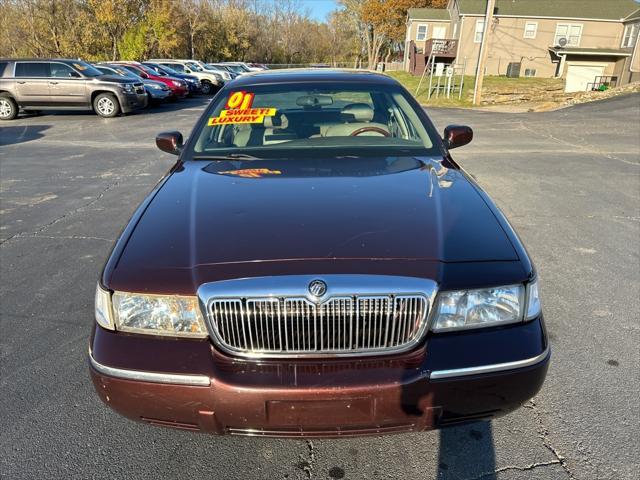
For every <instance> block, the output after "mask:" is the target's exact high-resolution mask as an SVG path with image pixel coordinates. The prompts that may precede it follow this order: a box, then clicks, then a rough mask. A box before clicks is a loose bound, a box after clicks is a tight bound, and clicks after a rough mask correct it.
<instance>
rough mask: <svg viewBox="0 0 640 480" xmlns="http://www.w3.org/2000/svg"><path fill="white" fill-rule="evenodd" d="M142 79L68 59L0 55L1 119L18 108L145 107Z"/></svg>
mask: <svg viewBox="0 0 640 480" xmlns="http://www.w3.org/2000/svg"><path fill="white" fill-rule="evenodd" d="M146 104H147V96H146V92H145V90H144V85H143V84H142V82H137V81H135V80H134V79H128V78H125V77H120V76H118V75H105V74H103V73H102V72H101V71H100V70H98V69H96V68H95V67H93V66H92V65H89V64H88V63H86V62H82V61H79V60H68V59H46V60H45V59H2V58H0V120H12V119H14V118H16V117H17V116H18V110H19V109H23V110H24V111H38V110H93V111H94V112H95V113H97V114H98V115H100V116H101V117H115V116H116V115H118V114H119V113H121V112H122V113H129V112H131V111H133V110H136V109H138V108H144V107H145V106H146Z"/></svg>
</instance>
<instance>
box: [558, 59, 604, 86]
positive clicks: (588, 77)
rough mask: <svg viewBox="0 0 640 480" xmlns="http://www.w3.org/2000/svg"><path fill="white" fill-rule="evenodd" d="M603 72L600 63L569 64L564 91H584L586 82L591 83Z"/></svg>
mask: <svg viewBox="0 0 640 480" xmlns="http://www.w3.org/2000/svg"><path fill="white" fill-rule="evenodd" d="M603 73H604V67H603V66H602V65H569V66H568V67H567V82H566V85H565V88H564V91H565V92H584V91H585V90H586V89H587V83H593V81H594V80H595V78H596V77H599V76H601V75H602V74H603Z"/></svg>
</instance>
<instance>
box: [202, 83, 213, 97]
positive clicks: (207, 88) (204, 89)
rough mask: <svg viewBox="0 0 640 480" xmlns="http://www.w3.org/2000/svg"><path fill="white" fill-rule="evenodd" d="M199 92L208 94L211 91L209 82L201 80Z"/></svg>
mask: <svg viewBox="0 0 640 480" xmlns="http://www.w3.org/2000/svg"><path fill="white" fill-rule="evenodd" d="M200 92H202V94H203V95H210V94H211V93H212V92H213V85H211V82H207V81H204V82H202V83H201V84H200Z"/></svg>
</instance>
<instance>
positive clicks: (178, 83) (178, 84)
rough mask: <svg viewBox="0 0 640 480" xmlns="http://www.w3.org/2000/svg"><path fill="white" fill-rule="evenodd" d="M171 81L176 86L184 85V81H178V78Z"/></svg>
mask: <svg viewBox="0 0 640 480" xmlns="http://www.w3.org/2000/svg"><path fill="white" fill-rule="evenodd" d="M171 83H173V84H174V85H175V86H176V87H181V86H182V82H178V81H177V80H171Z"/></svg>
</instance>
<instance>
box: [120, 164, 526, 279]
mask: <svg viewBox="0 0 640 480" xmlns="http://www.w3.org/2000/svg"><path fill="white" fill-rule="evenodd" d="M340 259H343V260H357V261H371V260H403V261H412V260H413V261H419V260H425V261H428V262H485V261H512V260H518V255H517V253H516V251H515V250H514V247H513V246H512V244H511V242H510V240H509V238H508V236H507V235H506V234H505V232H504V231H503V229H502V227H501V225H500V223H499V222H498V221H497V219H496V217H495V215H494V212H493V211H492V209H491V208H490V207H489V206H488V205H487V203H485V201H484V199H483V197H482V196H481V195H480V194H479V192H478V190H477V187H476V186H475V185H474V184H473V183H472V182H471V181H470V180H469V179H468V178H467V177H466V176H465V175H464V174H463V173H462V172H461V171H460V170H456V169H449V168H445V167H444V166H443V165H442V163H441V162H440V161H438V160H437V159H431V158H424V159H416V158H411V157H403V158H397V157H396V158H388V157H387V158H374V159H372V158H367V159H353V158H342V159H337V160H334V159H331V160H326V159H325V160H322V159H310V160H284V161H253V162H248V161H242V162H229V161H214V162H211V163H209V162H206V161H189V162H185V163H184V164H182V165H181V166H180V167H179V168H177V169H176V170H175V171H174V172H173V173H172V174H171V176H170V177H169V178H168V179H167V180H166V181H165V183H164V185H162V187H161V188H159V189H158V190H157V192H156V194H155V197H154V198H153V199H152V200H151V201H150V202H149V204H148V206H147V207H146V210H145V211H144V213H143V214H142V215H141V217H140V218H139V221H138V223H137V225H136V226H135V228H134V229H133V231H132V233H131V235H130V238H129V239H128V240H127V241H126V247H125V248H124V250H123V251H122V254H121V257H120V258H119V260H118V262H117V266H116V268H115V270H114V275H115V277H117V278H120V279H124V278H126V277H130V278H133V277H135V278H142V277H143V276H144V277H149V276H153V275H154V274H155V273H158V274H159V275H160V274H162V275H165V276H166V275H168V273H167V272H180V275H191V278H192V279H193V281H194V283H197V282H201V281H211V279H206V278H198V279H196V277H197V276H198V273H197V272H198V270H199V269H203V268H205V267H212V266H216V265H217V266H223V265H230V264H239V263H244V264H246V263H251V264H253V265H262V267H260V270H261V272H262V274H269V273H267V272H269V266H268V265H269V264H270V263H274V262H280V261H298V262H300V261H314V260H316V261H318V260H331V261H333V262H334V263H335V261H336V260H340ZM141 272H143V273H141ZM154 272H155V273H154ZM176 274H177V273H176Z"/></svg>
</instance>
